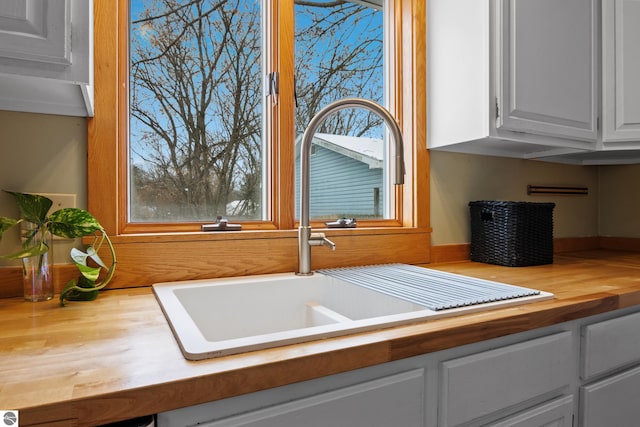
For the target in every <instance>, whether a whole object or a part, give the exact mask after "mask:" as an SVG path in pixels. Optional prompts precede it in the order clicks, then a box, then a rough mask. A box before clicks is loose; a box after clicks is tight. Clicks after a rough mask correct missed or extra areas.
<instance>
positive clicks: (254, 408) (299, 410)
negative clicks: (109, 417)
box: [158, 368, 425, 427]
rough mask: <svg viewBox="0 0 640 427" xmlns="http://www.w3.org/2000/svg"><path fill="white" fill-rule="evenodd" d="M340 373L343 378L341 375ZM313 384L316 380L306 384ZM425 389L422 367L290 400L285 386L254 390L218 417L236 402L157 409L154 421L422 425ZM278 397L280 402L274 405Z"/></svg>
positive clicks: (218, 425)
mask: <svg viewBox="0 0 640 427" xmlns="http://www.w3.org/2000/svg"><path fill="white" fill-rule="evenodd" d="M341 378H343V379H344V378H345V374H343V375H342V376H341ZM316 384H317V383H316ZM313 386H314V384H312V385H310V387H313ZM294 387H295V386H294ZM424 389H425V377H424V369H421V368H418V369H412V370H409V371H405V372H400V373H396V374H392V375H384V376H382V377H380V378H376V379H371V380H368V381H364V382H361V383H356V384H352V385H349V386H346V387H339V388H333V389H330V390H328V391H324V392H320V393H317V394H312V395H311V396H308V397H305V398H301V399H295V398H294V399H291V398H290V396H291V395H290V394H288V393H287V391H286V390H283V389H275V390H273V391H270V392H268V393H266V394H265V393H262V394H258V396H257V398H256V399H253V401H246V400H245V402H244V404H238V405H235V406H236V408H237V409H236V410H238V411H240V412H242V413H241V414H239V415H233V416H230V417H222V418H220V412H221V409H222V407H224V410H226V411H228V410H229V407H230V406H233V405H234V403H235V402H231V403H230V404H228V405H222V407H221V406H220V405H219V406H217V407H216V405H209V404H207V405H203V406H201V407H200V408H199V411H198V410H196V411H187V412H185V411H184V410H178V411H173V412H169V413H164V414H159V415H158V425H159V426H161V427H178V426H187V425H195V424H198V425H202V426H206V427H232V426H233V427H240V426H242V427H327V426H336V427H338V426H345V427H347V426H348V427H389V426H394V425H397V426H402V427H424V425H425V416H424V401H425V390H424ZM231 400H233V399H231ZM236 400H237V398H236ZM278 400H280V401H281V402H278V403H276V404H273V402H274V401H278ZM265 402H269V403H267V405H268V406H266V407H262V408H260V406H261V405H265ZM214 403H215V402H214ZM232 410H233V409H232ZM194 415H195V416H194ZM208 420H211V421H208Z"/></svg>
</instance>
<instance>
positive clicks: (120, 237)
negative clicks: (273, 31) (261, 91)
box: [87, 0, 430, 287]
mask: <svg viewBox="0 0 640 427" xmlns="http://www.w3.org/2000/svg"><path fill="white" fill-rule="evenodd" d="M114 3H115V4H114ZM278 8H280V10H277V9H278ZM94 9H95V10H94V13H95V15H94V16H95V19H94V23H95V48H94V49H95V50H94V58H95V59H94V60H95V66H94V69H95V76H94V90H95V116H94V117H93V118H91V119H89V123H88V162H87V167H88V176H87V187H88V209H89V211H90V212H92V213H93V214H94V215H95V216H96V217H97V218H98V219H99V220H100V222H101V223H102V224H103V226H104V227H105V229H106V230H107V231H108V233H109V234H110V235H111V236H112V240H113V242H114V245H115V247H116V253H117V255H118V269H117V273H116V280H114V287H131V286H142V285H149V284H152V283H155V282H158V281H167V280H187V279H196V278H208V277H224V276H236V275H246V274H263V273H273V272H284V271H294V270H296V268H297V230H296V229H295V220H294V218H293V217H292V214H291V213H290V209H289V206H291V203H292V202H293V200H292V198H293V183H294V180H293V164H292V162H286V163H287V164H283V163H282V162H279V161H278V158H280V157H282V156H292V155H293V152H292V150H293V147H278V148H277V150H281V151H280V152H275V153H274V155H273V157H272V159H271V162H272V167H273V170H274V171H277V172H276V173H274V176H273V177H272V179H271V181H270V185H271V186H272V189H273V190H274V192H275V193H276V194H279V195H281V196H280V197H277V198H275V200H274V202H273V204H272V206H271V212H272V215H273V223H267V222H260V221H256V222H254V223H252V224H251V225H250V226H249V227H248V228H250V230H246V231H241V232H225V233H201V232H198V231H196V230H194V226H193V224H181V225H179V226H178V227H177V228H175V227H174V228H175V229H174V231H172V232H166V228H165V227H164V226H163V225H162V224H157V225H145V228H144V232H142V231H143V229H142V228H140V229H137V228H136V227H135V226H127V225H126V212H125V209H119V207H120V206H126V190H127V189H126V185H127V183H126V180H125V179H124V178H123V177H125V173H126V165H125V164H119V163H118V159H119V158H126V155H123V156H121V157H120V156H119V154H126V153H119V152H118V150H126V146H125V144H118V141H119V140H122V138H126V136H127V135H126V133H127V129H126V127H125V124H126V123H127V114H128V112H127V111H126V109H125V108H120V107H122V106H126V99H127V94H126V84H125V83H126V82H124V81H123V78H122V76H126V75H127V69H126V67H127V64H128V63H127V60H126V57H127V55H128V52H127V46H128V40H127V38H126V37H122V36H120V35H123V34H126V31H127V27H128V19H127V0H117V1H116V2H113V1H110V0H96V1H95V2H94ZM391 13H392V14H393V19H394V22H395V24H396V25H397V26H398V29H399V32H396V33H399V34H400V35H401V37H398V38H397V39H396V40H395V48H396V49H397V50H398V52H400V57H401V58H402V60H401V61H400V64H399V66H398V67H397V69H396V70H394V72H395V76H394V80H395V82H396V84H397V87H399V88H402V93H401V94H399V96H398V97H397V98H396V100H395V105H391V106H390V109H391V110H392V111H394V112H395V114H396V116H397V117H398V119H399V122H400V125H401V128H402V131H403V135H404V137H405V165H406V169H407V175H406V177H407V179H406V182H405V185H404V186H402V187H399V188H397V189H396V191H397V192H398V194H397V196H398V200H401V201H402V203H400V204H399V205H400V206H398V207H397V209H398V214H399V217H400V218H401V219H402V224H398V223H395V221H373V222H367V224H366V225H367V227H362V228H358V229H352V230H329V231H327V234H328V235H329V236H331V238H332V239H335V241H336V243H337V245H338V249H337V250H336V251H335V252H332V251H329V250H326V248H314V249H313V259H312V266H313V268H320V267H326V266H346V265H361V264H371V263H384V262H406V263H426V262H429V256H430V255H429V254H430V250H429V245H430V243H429V240H430V239H429V236H430V229H429V189H428V186H429V158H428V152H427V149H426V39H425V28H426V27H425V4H424V2H423V1H422V0H398V1H396V2H395V7H394V10H393V11H391ZM278 16H280V17H281V19H277V17H278ZM269 19H272V20H274V23H277V25H279V28H278V34H279V35H280V37H279V38H278V39H277V40H275V41H274V43H277V44H279V45H280V47H283V46H284V47H285V48H286V47H287V44H291V40H292V39H293V37H292V35H293V31H294V28H293V2H292V1H291V2H290V1H279V2H278V1H273V2H272V10H271V15H270V18H269ZM288 47H290V46H288ZM271 61H272V62H271V64H270V65H271V66H272V67H277V68H278V69H280V70H282V71H283V72H287V71H291V70H292V69H293V59H292V58H291V55H282V56H280V57H274V58H271ZM125 78H126V77H125ZM280 90H281V98H280V103H283V102H289V103H293V96H292V94H293V85H292V83H291V82H286V79H282V80H281V86H280ZM289 107H292V106H291V105H289ZM267 120H272V121H277V120H279V121H280V125H281V126H279V127H275V128H276V129H290V131H291V132H292V133H293V128H294V127H293V124H292V123H287V122H286V120H292V118H285V117H279V116H278V110H276V111H275V112H274V114H273V115H272V116H271V117H268V118H267ZM283 121H284V123H283ZM280 132H283V131H282V130H280ZM271 136H272V137H273V138H278V139H280V138H282V137H283V135H271ZM289 137H291V140H293V137H292V135H289ZM282 150H287V151H290V152H283V151H282ZM123 204H124V205H123ZM314 225H315V226H316V227H321V226H322V225H321V224H314ZM149 230H151V232H149Z"/></svg>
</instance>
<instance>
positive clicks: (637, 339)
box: [581, 313, 640, 380]
mask: <svg viewBox="0 0 640 427" xmlns="http://www.w3.org/2000/svg"><path fill="white" fill-rule="evenodd" d="M582 349H583V352H582V353H583V360H582V373H581V376H582V378H583V379H585V380H586V379H589V378H592V377H594V376H596V375H599V374H603V373H605V372H608V371H611V370H613V369H616V368H620V367H623V366H627V365H630V364H632V363H635V362H638V361H640V313H635V314H629V315H627V316H622V317H618V318H616V319H611V320H606V321H604V322H599V323H594V324H593V325H588V326H585V327H584V328H583V329H582Z"/></svg>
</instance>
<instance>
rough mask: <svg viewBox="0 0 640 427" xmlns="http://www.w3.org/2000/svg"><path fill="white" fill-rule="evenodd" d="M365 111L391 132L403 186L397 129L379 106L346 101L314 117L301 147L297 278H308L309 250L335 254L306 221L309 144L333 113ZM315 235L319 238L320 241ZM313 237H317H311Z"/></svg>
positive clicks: (401, 146)
mask: <svg viewBox="0 0 640 427" xmlns="http://www.w3.org/2000/svg"><path fill="white" fill-rule="evenodd" d="M358 107H360V108H364V109H366V110H369V111H370V112H371V113H374V114H376V115H378V116H379V117H380V118H382V119H383V120H384V122H385V124H386V125H387V128H388V129H389V131H390V132H391V135H392V137H393V142H394V143H395V184H396V185H402V184H404V173H405V169H404V144H403V140H402V132H401V130H400V126H399V125H398V123H397V122H396V120H395V119H394V118H393V116H392V115H391V113H389V111H387V110H386V109H385V108H384V107H382V106H380V105H379V104H377V103H375V102H373V101H370V100H368V99H362V98H345V99H340V100H338V101H334V102H332V103H331V104H329V105H327V106H326V107H324V108H323V109H322V110H320V111H319V112H318V114H316V115H315V116H314V117H313V118H312V119H311V121H310V122H309V125H308V126H307V129H306V130H305V131H304V134H303V135H302V142H301V146H300V226H299V227H298V272H297V274H299V275H311V274H313V273H312V271H311V246H320V245H326V246H328V247H329V248H331V249H332V250H335V244H334V243H333V242H331V241H330V240H329V239H327V238H326V237H324V234H322V233H311V227H310V225H309V224H310V219H309V205H310V201H309V192H310V191H309V181H310V163H311V156H310V154H311V142H312V140H313V136H314V135H315V134H316V131H317V130H318V127H320V125H321V124H322V123H323V122H324V121H325V120H326V119H327V117H328V116H330V115H331V114H333V113H336V112H338V111H340V110H343V109H345V108H358ZM317 234H322V237H321V238H318V237H317ZM314 236H316V237H314Z"/></svg>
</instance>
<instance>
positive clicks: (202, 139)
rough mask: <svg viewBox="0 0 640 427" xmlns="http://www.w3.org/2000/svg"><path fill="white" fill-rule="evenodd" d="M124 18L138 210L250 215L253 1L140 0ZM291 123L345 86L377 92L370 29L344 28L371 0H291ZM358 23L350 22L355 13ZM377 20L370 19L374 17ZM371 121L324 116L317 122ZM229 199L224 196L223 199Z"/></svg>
mask: <svg viewBox="0 0 640 427" xmlns="http://www.w3.org/2000/svg"><path fill="white" fill-rule="evenodd" d="M144 4H145V7H144V9H143V10H142V11H140V12H139V13H138V15H139V16H138V17H137V18H136V19H135V20H134V21H133V22H132V32H133V33H134V34H135V36H134V37H131V41H132V42H131V53H130V55H131V64H130V67H131V81H130V85H131V91H130V92H131V94H132V95H131V99H130V114H131V148H130V150H131V152H132V156H133V157H134V162H133V163H134V164H135V165H134V166H135V167H133V168H132V180H133V183H134V185H132V187H134V188H135V189H134V190H132V197H134V198H135V200H136V202H137V203H133V205H134V206H138V208H137V209H135V208H134V209H133V210H132V212H133V214H134V218H136V219H139V220H166V219H174V220H181V219H182V220H184V219H191V220H198V219H207V218H214V217H215V216H216V215H225V214H229V215H237V216H242V217H244V218H257V217H259V215H260V211H261V194H262V185H263V184H262V170H261V168H262V164H263V146H262V120H261V116H262V100H263V94H262V70H261V54H262V53H261V50H262V46H261V44H260V43H261V22H260V21H261V11H260V10H259V6H258V5H259V2H252V1H246V0H190V1H180V0H146V1H145V2H144ZM297 4H298V6H297V7H299V8H304V10H303V11H304V14H305V17H306V18H305V19H301V24H300V25H299V26H298V28H297V35H296V56H297V61H296V76H295V78H296V89H297V93H298V94H299V95H300V96H299V97H298V103H299V108H298V109H297V112H296V122H297V123H298V126H300V127H302V126H304V125H306V123H307V122H308V121H309V119H310V118H311V116H312V115H314V114H315V113H316V112H317V111H318V110H319V109H320V108H321V107H322V106H323V105H325V104H327V103H329V102H331V101H332V100H334V99H338V98H342V97H345V96H354V95H358V96H365V97H368V98H370V99H373V100H376V101H380V100H381V98H382V83H381V82H382V72H381V70H382V64H381V61H382V56H381V55H380V52H381V49H382V40H381V36H380V34H379V29H378V30H377V31H378V32H376V31H375V30H372V32H371V33H370V34H366V32H365V33H362V32H360V33H356V32H355V31H356V30H355V29H354V28H355V27H356V26H357V24H360V23H362V22H363V20H370V19H374V18H373V15H374V13H373V12H372V9H370V8H368V7H365V6H361V5H357V4H354V3H349V2H346V1H344V0H336V1H334V2H314V1H307V0H298V1H297ZM360 27H362V25H360ZM378 27H379V26H378ZM378 123H379V122H377V121H375V120H372V119H371V118H370V116H369V115H367V114H364V115H363V114H362V112H356V111H354V112H351V113H347V114H344V115H340V116H336V117H335V118H333V120H332V121H330V122H329V125H328V127H326V128H325V129H323V131H325V132H339V131H340V130H341V129H356V130H357V132H358V133H359V134H361V135H364V134H366V133H367V132H368V131H369V129H371V128H372V127H373V126H374V125H376V124H378ZM231 202H235V203H233V204H232V203H231Z"/></svg>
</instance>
